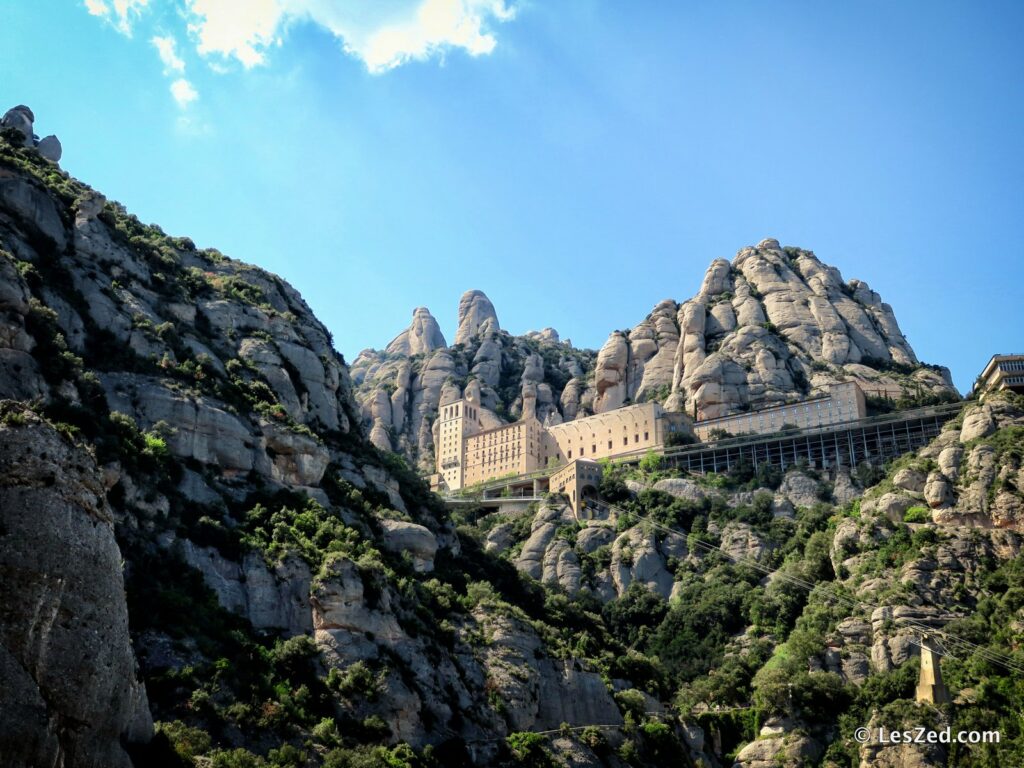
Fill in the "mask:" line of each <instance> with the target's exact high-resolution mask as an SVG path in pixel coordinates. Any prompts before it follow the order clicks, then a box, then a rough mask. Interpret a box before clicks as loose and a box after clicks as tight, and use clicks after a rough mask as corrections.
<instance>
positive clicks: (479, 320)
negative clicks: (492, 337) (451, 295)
mask: <svg viewBox="0 0 1024 768" xmlns="http://www.w3.org/2000/svg"><path fill="white" fill-rule="evenodd" d="M499 330H501V326H499V325H498V313H497V312H495V311H494V305H493V304H491V300H490V299H488V298H487V296H486V295H485V294H484V292H483V291H476V290H472V291H466V292H465V293H464V294H462V298H461V299H459V325H458V330H457V331H456V332H455V343H456V344H468V343H469V342H470V341H471V340H472V339H473V338H474V337H476V336H486V335H487V334H489V333H494V332H496V331H499Z"/></svg>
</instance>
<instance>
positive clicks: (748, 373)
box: [352, 240, 958, 471]
mask: <svg viewBox="0 0 1024 768" xmlns="http://www.w3.org/2000/svg"><path fill="white" fill-rule="evenodd" d="M458 321H459V322H458V327H459V331H458V334H457V338H456V343H455V345H453V346H452V347H451V348H447V347H446V346H445V344H444V338H443V337H442V336H441V334H440V330H439V329H438V326H437V322H436V320H434V318H433V317H432V316H431V315H430V313H429V312H428V311H427V310H426V309H423V308H419V309H416V310H415V312H414V313H413V322H412V324H411V325H410V327H409V328H408V329H407V330H406V331H403V332H402V333H401V334H400V335H399V336H398V337H397V338H396V339H395V340H394V341H393V342H392V343H391V344H390V345H388V347H387V349H386V350H385V351H384V352H377V351H374V350H365V351H363V352H362V353H360V355H359V357H358V358H357V359H356V361H355V363H354V364H353V366H352V375H353V380H354V383H355V392H356V398H357V400H358V401H359V403H360V413H361V419H362V422H363V424H364V425H365V427H366V428H367V429H368V430H369V431H370V435H371V439H372V440H373V442H374V445H377V446H378V447H380V448H382V449H387V450H396V451H399V452H400V453H403V454H404V455H405V456H407V457H408V458H410V459H411V460H414V461H416V462H417V464H418V465H419V466H420V468H421V469H423V470H424V471H431V470H432V469H433V466H434V464H433V462H434V453H433V434H432V429H431V428H432V425H433V422H434V420H435V419H436V418H437V404H438V402H439V400H440V398H441V396H442V390H443V389H444V387H445V386H446V385H447V386H449V387H450V388H451V389H452V390H453V391H454V390H455V389H456V388H458V389H459V390H462V389H464V388H465V387H466V386H467V385H468V384H469V382H470V381H472V380H476V381H478V382H479V383H480V384H481V386H482V391H483V394H484V400H483V402H484V405H485V407H486V408H488V409H491V410H492V411H495V412H496V414H495V415H494V422H495V423H500V420H501V419H504V420H512V419H515V418H518V416H519V415H520V414H521V412H522V402H523V395H524V393H525V394H526V396H527V397H529V396H531V394H532V393H533V392H534V391H535V392H536V396H537V406H538V407H537V415H538V417H539V418H540V419H541V420H542V421H547V422H549V423H556V424H557V423H560V422H562V421H571V420H572V419H574V418H576V417H577V416H587V415H590V414H593V413H602V412H604V411H609V410H614V409H615V408H621V407H622V406H623V405H628V404H630V403H636V402H644V401H650V400H656V401H658V402H660V403H662V404H663V405H665V407H666V408H668V409H669V410H674V411H686V412H687V413H689V414H691V415H693V416H695V417H696V418H698V419H709V418H715V417H717V416H724V415H727V414H731V413H736V412H737V411H741V410H746V409H749V408H751V407H755V408H757V407H764V406H767V405H772V404H775V403H780V402H786V401H792V400H794V399H800V398H804V397H808V396H811V395H814V394H819V393H823V392H824V391H825V390H826V389H827V388H828V386H829V385H830V384H833V383H836V382H839V381H848V380H851V379H852V380H854V381H857V382H858V383H859V384H860V385H861V387H862V388H863V389H864V390H865V392H866V393H867V394H869V395H871V396H875V397H881V398H886V399H889V400H893V401H902V402H903V404H904V405H913V404H915V403H921V404H924V403H927V402H932V401H935V400H944V399H955V398H956V397H958V395H957V392H956V389H955V388H954V387H953V384H952V381H951V379H950V375H949V372H948V371H947V370H946V369H945V368H941V367H938V366H930V365H925V364H922V363H921V362H920V361H919V360H918V359H917V356H916V355H915V354H914V350H913V349H911V347H910V344H909V343H908V342H907V340H906V338H905V337H904V336H903V334H902V332H901V331H900V328H899V325H898V323H897V322H896V317H895V315H894V313H893V310H892V307H890V306H889V305H888V304H886V303H884V302H883V301H882V300H881V297H880V296H879V295H878V294H877V293H875V292H874V291H872V290H871V289H870V288H869V287H868V285H867V283H864V282H862V281H860V280H850V281H848V282H847V281H844V280H843V277H842V275H841V274H840V273H839V270H837V269H836V268H835V267H830V266H828V265H827V264H823V263H822V262H821V261H819V260H818V258H817V257H816V256H815V255H814V254H813V253H811V252H810V251H804V250H800V249H798V248H782V247H781V246H780V245H779V244H778V242H777V241H775V240H764V241H762V242H761V243H759V244H758V245H757V246H755V247H750V248H744V249H742V250H741V251H740V252H739V253H738V254H737V255H736V258H735V259H733V261H732V262H728V261H726V260H724V259H717V260H715V261H714V262H712V264H711V266H710V267H709V268H708V270H707V273H706V274H705V276H704V282H703V284H702V285H701V289H700V291H699V292H698V293H697V295H696V296H694V297H693V298H692V299H689V300H688V301H684V302H683V303H681V304H679V303H677V302H675V301H673V300H671V299H667V300H665V301H662V302H661V303H659V304H658V305H657V306H656V307H655V308H654V309H653V310H652V311H651V313H650V314H649V315H648V316H647V317H646V318H645V319H644V320H643V321H641V322H640V323H638V324H637V325H636V326H634V327H633V328H632V329H630V330H628V331H615V332H613V333H612V334H611V335H610V336H609V337H608V341H607V342H605V344H604V346H602V347H601V349H600V351H599V352H598V353H597V354H596V356H595V354H594V353H593V352H591V351H589V350H577V349H573V348H572V346H571V344H568V343H566V342H560V341H559V339H558V335H557V333H555V332H554V331H552V330H551V329H548V330H547V331H544V332H540V333H533V334H527V335H526V336H522V337H513V336H510V335H509V334H507V333H504V332H501V331H499V329H498V319H497V315H496V313H495V311H494V307H493V305H492V304H491V302H490V301H489V300H487V298H486V296H484V295H483V294H482V293H481V292H480V291H468V292H467V293H466V294H465V295H464V296H463V298H462V301H461V302H460V304H459V317H458ZM423 340H428V341H423Z"/></svg>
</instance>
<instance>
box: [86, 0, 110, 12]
mask: <svg viewBox="0 0 1024 768" xmlns="http://www.w3.org/2000/svg"><path fill="white" fill-rule="evenodd" d="M85 10H87V11H88V12H89V13H90V14H92V15H93V16H106V15H107V14H108V13H110V8H109V7H108V6H107V4H106V3H105V2H103V0H85Z"/></svg>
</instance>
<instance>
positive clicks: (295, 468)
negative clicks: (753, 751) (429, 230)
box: [0, 130, 620, 768]
mask: <svg viewBox="0 0 1024 768" xmlns="http://www.w3.org/2000/svg"><path fill="white" fill-rule="evenodd" d="M21 135H22V134H21V133H20V131H16V130H8V131H5V132H4V133H3V134H2V135H0V313H2V315H0V399H2V419H0V468H2V469H0V479H2V482H0V495H2V496H3V506H2V512H0V567H2V572H3V575H4V585H5V589H7V590H8V598H6V599H5V603H4V608H3V611H2V613H0V616H2V623H0V658H2V664H0V692H2V693H0V701H2V708H3V710H4V712H6V713H14V712H17V713H18V714H17V716H13V715H12V716H9V717H8V716H5V717H4V718H3V722H2V723H0V763H2V764H3V765H5V766H37V765H65V766H69V768H72V767H75V766H97V767H99V766H104V767H108V766H128V765H129V764H131V763H130V761H132V760H134V764H136V765H154V764H158V765H162V764H172V765H179V764H185V765H192V764H193V763H195V764H197V765H209V764H210V760H214V761H215V764H217V765H264V764H272V765H282V766H284V765H320V764H324V765H349V764H353V763H352V761H358V760H362V761H363V762H361V763H359V764H360V765H378V764H380V765H383V764H385V763H386V764H388V765H406V764H412V763H411V762H408V761H413V762H415V763H416V764H417V765H419V764H423V765H460V764H469V763H474V764H481V765H482V764H492V763H495V762H501V761H503V760H506V759H508V754H509V747H508V746H507V745H506V743H505V742H504V740H503V738H504V736H506V735H509V734H512V733H514V732H515V731H516V730H527V729H530V730H533V729H544V728H557V727H558V725H559V724H560V723H561V722H563V721H580V720H586V719H587V718H588V717H597V716H601V717H605V718H606V719H607V718H611V722H614V721H615V719H616V718H617V717H620V716H619V715H618V711H619V710H618V707H617V705H616V704H615V702H614V699H613V690H611V689H609V688H608V687H607V686H606V685H605V683H604V682H603V680H602V677H601V674H600V668H599V667H598V665H597V662H596V661H595V660H588V659H586V658H579V659H576V660H575V661H570V656H569V654H568V652H567V648H568V643H569V638H570V636H571V635H570V629H569V627H567V626H564V625H565V621H564V617H565V616H571V617H572V619H573V622H574V624H573V626H575V627H576V628H577V630H578V629H579V628H581V627H588V628H589V630H588V631H593V632H594V633H595V634H598V635H599V634H600V633H601V631H602V630H601V627H600V622H599V619H597V618H595V617H593V616H590V615H589V614H587V613H586V612H585V611H583V610H582V609H581V608H580V607H576V606H566V605H561V604H557V603H555V604H551V603H548V602H546V600H545V595H544V593H543V590H542V589H541V588H540V587H539V586H534V585H530V584H528V583H526V582H523V581H521V580H519V579H518V577H517V576H516V575H515V571H514V570H512V569H506V568H503V567H502V566H501V564H500V563H497V562H496V561H493V560H492V559H490V558H488V557H487V556H485V555H484V553H483V552H482V551H480V550H479V548H478V547H476V546H475V544H474V542H473V541H472V540H465V541H464V540H463V538H462V536H461V535H460V534H458V533H457V532H456V531H455V528H454V525H453V524H452V522H451V520H450V519H449V517H448V513H447V511H446V510H445V509H444V508H443V507H442V506H440V505H439V504H438V502H437V500H436V499H434V498H433V497H432V496H431V495H430V494H429V492H428V491H427V490H426V488H425V487H424V485H423V484H422V482H421V481H420V480H419V479H418V478H417V477H416V476H415V475H414V474H413V473H411V472H410V471H409V470H408V469H406V468H405V467H404V465H403V464H402V463H401V462H400V461H396V460H395V458H394V457H393V456H391V455H384V454H381V453H379V452H378V451H377V450H376V449H374V448H373V446H372V445H371V444H370V443H369V442H368V441H367V440H366V439H365V438H364V436H363V435H362V434H361V433H360V431H359V429H358V421H359V415H358V410H357V406H356V404H355V401H354V399H353V395H352V390H351V384H350V379H349V371H348V367H347V366H346V365H345V363H344V361H343V360H342V359H341V357H340V356H339V355H338V354H337V353H336V352H335V351H334V350H333V348H332V346H331V340H330V335H329V333H328V332H327V330H326V329H325V328H324V326H323V325H322V324H321V323H320V322H319V321H318V320H317V319H316V318H315V317H314V316H313V315H312V313H311V312H310V310H309V308H308V306H307V305H306V304H305V302H303V300H302V298H301V297H300V296H299V294H298V293H297V292H296V291H295V290H294V289H293V288H292V287H291V286H289V285H288V284H286V283H285V282H283V281H282V280H281V279H279V278H277V277H275V276H274V275H271V274H269V273H267V272H264V271H263V270H260V269H258V268H255V267H251V266H248V265H245V264H242V263H240V262H237V261H234V260H232V259H230V258H227V257H226V256H224V255H222V254H220V253H219V252H217V251H213V250H201V249H198V248H196V247H195V245H194V244H193V243H192V242H191V241H190V240H188V239H187V238H175V237H169V236H167V235H165V234H164V233H163V232H162V231H161V230H160V229H159V228H157V227H154V226H148V225H143V224H141V223H140V222H139V221H138V220H137V219H136V218H135V217H133V216H131V215H129V214H128V213H127V212H126V211H125V210H124V209H123V208H122V207H121V206H119V205H117V204H115V203H111V202H108V201H106V200H105V199H104V198H103V197H102V196H101V195H100V194H98V193H97V192H95V191H94V190H92V189H90V188H89V187H87V186H86V185H84V184H82V183H81V182H78V181H76V180H75V179H72V178H71V177H69V176H68V175H67V174H66V173H64V172H63V171H61V170H60V169H59V167H57V166H56V165H55V164H54V163H53V161H52V160H50V159H47V158H46V157H44V156H43V155H42V154H40V153H39V151H38V149H37V148H36V147H35V146H28V145H25V144H24V143H23V141H22V140H21V138H20V137H21ZM488 307H489V303H488V302H487V301H486V299H485V298H483V297H482V296H475V297H470V298H469V299H468V300H467V302H466V307H465V310H464V313H463V318H462V320H463V322H462V324H461V326H462V327H463V328H464V329H465V333H473V334H477V335H479V334H480V333H484V335H485V336H487V338H489V339H491V338H492V337H491V336H490V334H491V333H492V332H494V333H497V323H496V320H495V319H494V318H493V308H490V309H488ZM439 336H440V334H439V333H438V332H437V329H436V325H433V326H432V325H431V323H430V321H429V316H424V315H423V313H419V314H418V319H417V321H416V322H415V323H414V325H413V329H412V331H411V332H410V333H409V334H406V335H405V336H404V337H403V338H402V339H399V340H396V344H398V345H401V349H402V350H403V351H405V350H408V351H409V352H411V353H416V354H423V353H424V352H418V350H424V351H425V350H428V349H429V348H430V347H431V346H432V345H435V344H443V339H441V338H439ZM511 343H512V342H509V341H507V340H506V339H505V338H504V337H501V336H498V337H497V338H495V339H492V341H491V345H492V346H491V347H490V349H491V350H492V352H494V353H495V354H497V353H499V351H500V350H501V349H502V348H503V346H504V345H505V344H511ZM538 343H539V342H538ZM478 351H479V349H478ZM451 354H452V355H453V356H452V360H453V363H454V361H455V360H459V361H460V362H462V361H464V360H465V354H466V353H465V352H462V351H459V350H457V351H456V352H454V353H451ZM488 354H490V353H488V352H487V351H486V350H485V352H484V353H483V354H481V355H479V358H480V360H481V361H484V360H485V358H486V356H487V355H488ZM484 368H485V365H481V366H480V368H478V370H483V369H484ZM495 383H496V385H497V386H498V387H499V388H500V387H501V386H502V385H503V382H502V381H501V380H500V378H499V379H496V380H495ZM414 397H415V395H414ZM496 637H497V638H501V641H500V643H499V644H497V645H496V644H494V642H493V641H494V638H496ZM524 665H525V666H524ZM520 670H521V671H520ZM147 694H148V695H147ZM154 721H155V722H156V726H155V730H154V725H153V723H154ZM566 749H568V750H570V751H571V750H573V749H577V750H578V749H580V747H579V746H578V745H577V744H576V741H573V740H570V741H569V742H568V746H567V747H566ZM431 750H435V752H434V754H435V757H433V758H431V757H429V756H430V754H431ZM403 760H404V761H406V762H402V761H403ZM396 761H397V762H396Z"/></svg>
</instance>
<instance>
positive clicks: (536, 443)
mask: <svg viewBox="0 0 1024 768" xmlns="http://www.w3.org/2000/svg"><path fill="white" fill-rule="evenodd" d="M543 444H544V427H543V426H542V425H541V423H540V422H539V421H537V419H525V420H523V421H517V422H516V423H515V424H506V425H504V426H501V427H496V428H494V429H488V430H485V431H482V432H480V433H478V434H475V435H472V436H470V437H468V438H467V439H466V440H465V454H464V456H465V458H464V465H465V481H464V483H465V485H466V486H472V485H476V484H477V483H482V482H485V481H487V480H493V479H495V478H498V477H504V476H506V475H524V474H526V473H528V472H533V471H534V470H536V469H539V468H540V467H541V466H542V463H541V462H542V460H541V453H542V450H543Z"/></svg>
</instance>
